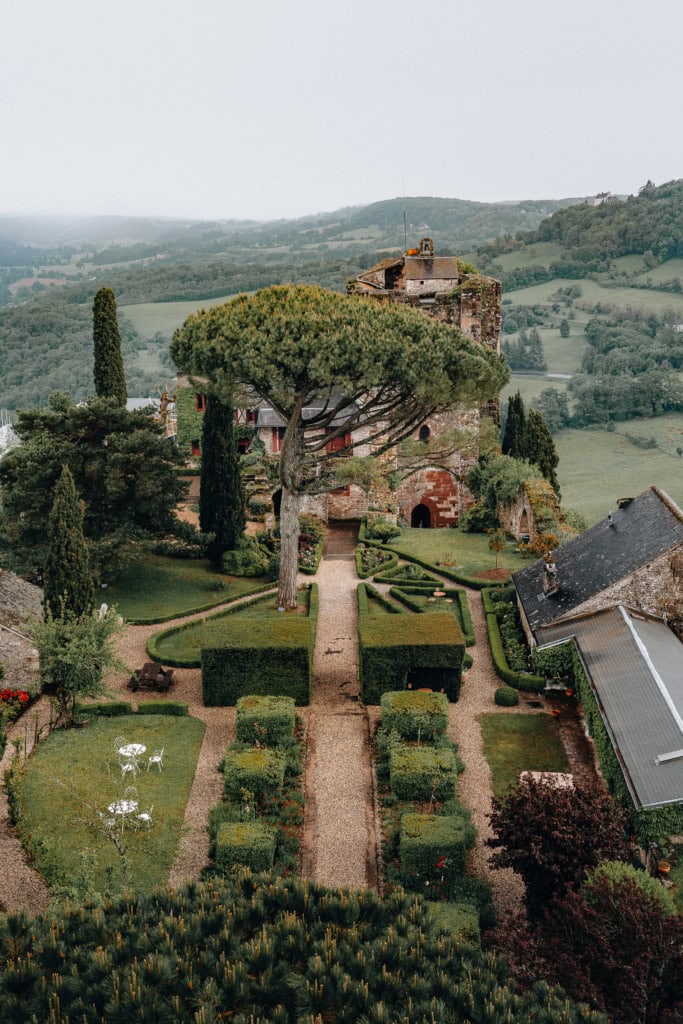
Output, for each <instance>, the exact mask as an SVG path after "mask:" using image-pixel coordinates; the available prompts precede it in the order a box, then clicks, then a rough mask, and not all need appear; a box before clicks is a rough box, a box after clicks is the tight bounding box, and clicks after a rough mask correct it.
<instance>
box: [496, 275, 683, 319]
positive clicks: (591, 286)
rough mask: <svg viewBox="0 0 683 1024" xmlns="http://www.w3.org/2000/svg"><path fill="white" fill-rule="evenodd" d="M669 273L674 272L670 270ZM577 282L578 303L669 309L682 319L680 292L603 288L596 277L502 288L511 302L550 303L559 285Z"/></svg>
mask: <svg viewBox="0 0 683 1024" xmlns="http://www.w3.org/2000/svg"><path fill="white" fill-rule="evenodd" d="M672 276H675V275H673V274H672ZM573 285H579V287H580V288H581V297H580V298H579V299H577V300H576V301H577V304H578V305H579V306H586V305H588V306H594V305H595V304H596V303H598V302H602V303H604V304H606V305H609V306H615V307H618V308H619V309H625V308H627V307H630V308H632V309H642V310H644V311H645V312H647V313H657V314H662V313H665V312H667V311H669V310H673V311H674V312H676V313H678V314H680V316H681V319H682V320H683V295H676V294H674V293H672V292H657V291H651V290H648V289H645V288H603V287H601V286H600V285H599V284H597V283H596V282H595V281H589V280H587V279H586V278H581V279H580V280H578V281H573V280H570V279H569V278H557V279H556V280H554V281H546V282H545V283H544V284H536V285H533V286H532V287H531V288H520V289H519V290H518V291H515V292H504V295H505V298H506V299H511V300H512V305H513V306H533V305H535V304H536V303H542V304H544V305H550V304H551V303H552V301H553V300H552V299H551V298H550V296H551V295H552V294H553V292H556V291H557V290H558V288H570V287H572V286H573Z"/></svg>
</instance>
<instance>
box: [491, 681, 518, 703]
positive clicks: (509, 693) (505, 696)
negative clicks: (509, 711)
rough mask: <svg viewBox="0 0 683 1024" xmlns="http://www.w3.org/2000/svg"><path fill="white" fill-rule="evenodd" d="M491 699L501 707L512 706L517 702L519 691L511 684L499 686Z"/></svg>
mask: <svg viewBox="0 0 683 1024" xmlns="http://www.w3.org/2000/svg"><path fill="white" fill-rule="evenodd" d="M493 699H494V701H495V702H496V704H498V705H499V706H500V707H501V708H512V707H514V706H515V704H519V691H518V690H515V689H514V688H513V687H512V686H499V687H498V689H497V690H496V692H495V694H494V695H493Z"/></svg>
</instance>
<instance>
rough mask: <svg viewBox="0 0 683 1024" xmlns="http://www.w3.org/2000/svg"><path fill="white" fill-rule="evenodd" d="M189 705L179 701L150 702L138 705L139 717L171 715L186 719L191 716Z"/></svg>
mask: <svg viewBox="0 0 683 1024" xmlns="http://www.w3.org/2000/svg"><path fill="white" fill-rule="evenodd" d="M189 708H190V705H189V704H185V703H184V702H183V701H179V700H149V701H144V702H143V703H141V704H138V714H139V715H171V716H174V717H176V718H184V717H185V715H187V714H189Z"/></svg>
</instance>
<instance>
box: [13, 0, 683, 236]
mask: <svg viewBox="0 0 683 1024" xmlns="http://www.w3.org/2000/svg"><path fill="white" fill-rule="evenodd" d="M1 24H2V35H3V45H2V58H1V59H0V95H2V102H1V104H0V128H1V131H2V151H1V154H0V212H5V213H7V212H57V213H87V214H93V213H120V214H140V215H163V216H182V217H186V216H187V217H197V218H213V217H215V218H231V217H238V218H254V219H268V218H277V217H292V216H299V215H303V214H307V213H316V212H320V211H328V210H334V209H337V208H338V207H341V206H351V205H356V204H361V203H369V202H374V201H376V200H379V199H389V198H392V197H394V196H400V195H402V194H405V195H407V196H411V195H412V196H418V195H430V196H451V197H457V198H460V199H475V200H484V201H493V200H509V199H524V198H534V199H539V198H558V197H564V196H580V195H589V194H593V193H595V192H599V191H604V190H610V191H612V192H619V193H630V192H635V191H637V189H638V188H639V186H640V185H642V184H643V183H644V182H645V181H646V180H647V179H648V178H651V179H653V180H654V181H655V183H656V184H661V183H662V182H664V181H668V180H670V179H672V178H679V177H683V130H682V123H681V121H682V118H681V114H682V107H683V59H682V57H681V50H682V44H683V3H682V2H681V0H649V2H642V0H637V2H636V0H571V2H567V0H517V2H516V3H512V2H510V0H485V2H481V3H480V2H477V0H433V2H431V3H430V2H429V0H423V2H422V3H420V2H418V0H412V2H408V0H393V2H392V3H387V2H381V3H380V2H375V3H373V2H371V0H345V2H343V3H330V2H327V0H239V2H238V0H5V2H4V4H3V5H2V22H1Z"/></svg>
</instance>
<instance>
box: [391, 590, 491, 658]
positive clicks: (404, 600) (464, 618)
mask: <svg viewBox="0 0 683 1024" xmlns="http://www.w3.org/2000/svg"><path fill="white" fill-rule="evenodd" d="M437 589H438V588H437ZM433 590H434V585H433V584H429V586H427V587H424V586H420V585H419V584H415V583H409V584H401V585H400V586H393V587H392V588H391V590H390V591H389V593H390V594H391V596H392V597H393V598H394V600H396V601H400V602H401V604H404V605H405V606H406V607H407V608H410V610H411V611H413V612H418V613H419V612H427V611H429V608H426V607H425V605H424V604H422V603H420V602H419V601H414V600H413V599H412V598H411V596H410V595H411V594H415V595H416V596H418V597H422V598H424V597H426V596H428V595H429V594H430V593H431V592H432V591H433ZM444 594H445V595H446V597H449V598H450V599H451V601H457V602H458V608H459V613H457V614H458V618H459V620H460V625H461V627H462V631H463V633H464V635H465V643H466V644H467V646H468V647H473V646H474V643H475V640H476V638H475V635H474V626H473V624H472V616H471V615H470V606H469V604H468V603H467V594H466V592H465V591H464V590H462V589H461V588H460V587H448V588H446V589H445V590H444Z"/></svg>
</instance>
